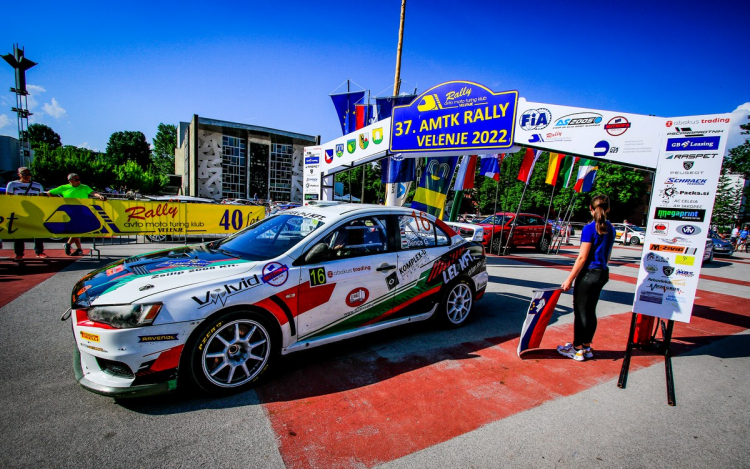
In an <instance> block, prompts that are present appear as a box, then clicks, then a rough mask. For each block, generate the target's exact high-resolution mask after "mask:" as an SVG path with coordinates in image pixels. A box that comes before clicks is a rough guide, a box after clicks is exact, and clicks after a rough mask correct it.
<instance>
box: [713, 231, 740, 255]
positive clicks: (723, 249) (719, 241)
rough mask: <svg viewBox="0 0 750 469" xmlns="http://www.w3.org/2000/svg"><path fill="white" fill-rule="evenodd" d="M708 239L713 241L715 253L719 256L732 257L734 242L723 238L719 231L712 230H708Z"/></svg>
mask: <svg viewBox="0 0 750 469" xmlns="http://www.w3.org/2000/svg"><path fill="white" fill-rule="evenodd" d="M708 239H710V240H711V242H712V243H713V245H714V246H713V248H714V249H713V253H714V254H715V255H717V256H727V257H732V255H733V254H734V246H732V243H730V242H729V241H727V240H726V239H724V238H722V237H721V236H720V235H719V233H717V232H715V231H713V230H710V231H709V232H708Z"/></svg>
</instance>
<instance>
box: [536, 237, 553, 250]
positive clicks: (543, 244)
mask: <svg viewBox="0 0 750 469" xmlns="http://www.w3.org/2000/svg"><path fill="white" fill-rule="evenodd" d="M549 242H550V237H549V236H545V237H544V238H542V239H540V240H539V244H537V246H536V248H537V250H538V251H539V252H543V253H545V254H547V253H548V252H549Z"/></svg>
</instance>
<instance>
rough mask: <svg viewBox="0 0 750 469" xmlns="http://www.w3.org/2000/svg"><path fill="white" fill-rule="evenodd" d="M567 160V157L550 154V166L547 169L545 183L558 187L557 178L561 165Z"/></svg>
mask: <svg viewBox="0 0 750 469" xmlns="http://www.w3.org/2000/svg"><path fill="white" fill-rule="evenodd" d="M564 159H565V155H560V154H558V153H550V154H549V166H548V167H547V179H546V180H545V182H546V183H547V184H551V185H553V186H555V185H557V176H559V175H560V164H561V163H562V162H563V160H564Z"/></svg>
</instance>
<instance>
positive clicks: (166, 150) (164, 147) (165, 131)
mask: <svg viewBox="0 0 750 469" xmlns="http://www.w3.org/2000/svg"><path fill="white" fill-rule="evenodd" d="M153 146H154V149H153V151H152V154H151V158H152V160H153V162H154V167H155V168H156V171H157V172H158V173H159V174H164V175H166V174H174V150H175V148H176V147H177V126H174V125H172V124H159V127H158V130H157V132H156V136H155V137H154V142H153Z"/></svg>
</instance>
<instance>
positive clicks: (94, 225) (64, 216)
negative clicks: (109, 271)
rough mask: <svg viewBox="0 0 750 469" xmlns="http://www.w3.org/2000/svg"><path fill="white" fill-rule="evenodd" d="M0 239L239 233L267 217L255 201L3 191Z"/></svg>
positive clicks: (0, 209) (0, 210)
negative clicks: (193, 201)
mask: <svg viewBox="0 0 750 469" xmlns="http://www.w3.org/2000/svg"><path fill="white" fill-rule="evenodd" d="M2 200H3V204H2V208H0V239H24V238H50V237H62V236H86V237H91V236H97V237H99V236H101V237H109V236H126V235H184V234H219V233H234V232H237V231H239V230H241V229H243V228H246V227H248V226H250V225H251V224H253V223H255V222H257V221H259V220H262V219H263V218H264V217H265V215H266V213H265V208H263V207H257V206H249V205H218V204H216V205H213V204H189V203H163V202H141V201H131V200H110V201H106V202H102V201H100V200H94V199H62V198H57V197H53V198H47V197H23V196H10V195H6V196H3V199H2Z"/></svg>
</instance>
